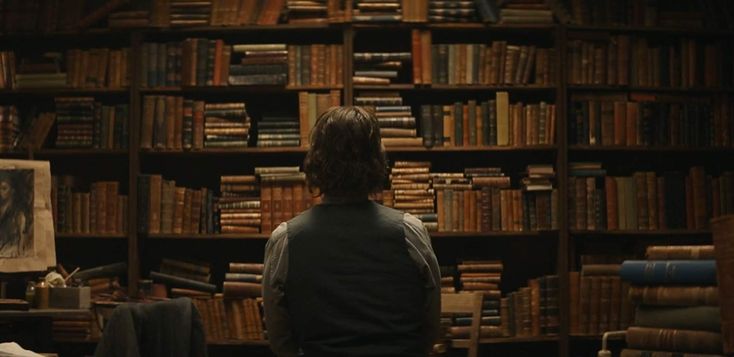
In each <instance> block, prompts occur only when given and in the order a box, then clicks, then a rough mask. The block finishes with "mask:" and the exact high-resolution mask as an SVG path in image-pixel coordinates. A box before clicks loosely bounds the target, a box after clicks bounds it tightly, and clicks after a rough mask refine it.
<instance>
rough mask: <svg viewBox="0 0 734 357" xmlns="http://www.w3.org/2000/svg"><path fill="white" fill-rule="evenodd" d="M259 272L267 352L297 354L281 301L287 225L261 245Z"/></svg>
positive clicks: (285, 356)
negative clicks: (261, 268) (262, 254)
mask: <svg viewBox="0 0 734 357" xmlns="http://www.w3.org/2000/svg"><path fill="white" fill-rule="evenodd" d="M264 263H265V266H264V270H263V305H264V310H265V325H266V327H267V329H268V340H269V341H270V349H272V350H273V352H274V353H275V355H276V356H278V357H291V356H296V355H297V354H298V346H297V345H296V341H295V340H294V339H293V332H292V329H291V321H290V316H288V307H287V304H286V298H285V279H286V275H287V273H288V226H287V223H285V222H283V223H281V224H280V225H279V226H278V228H276V229H275V230H274V231H273V233H272V234H271V235H270V239H269V240H268V243H267V244H266V245H265V261H264Z"/></svg>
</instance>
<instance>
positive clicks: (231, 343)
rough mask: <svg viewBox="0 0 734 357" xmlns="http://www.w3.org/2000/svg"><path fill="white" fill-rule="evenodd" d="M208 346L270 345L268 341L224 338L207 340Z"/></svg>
mask: <svg viewBox="0 0 734 357" xmlns="http://www.w3.org/2000/svg"><path fill="white" fill-rule="evenodd" d="M206 344H207V345H209V346H270V343H269V342H268V341H248V340H224V341H207V343H206Z"/></svg>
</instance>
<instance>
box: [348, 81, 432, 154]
mask: <svg viewBox="0 0 734 357" xmlns="http://www.w3.org/2000/svg"><path fill="white" fill-rule="evenodd" d="M354 105H358V106H362V107H365V108H367V109H368V110H371V111H373V112H374V114H375V116H376V117H377V120H378V121H379V123H380V135H381V136H382V143H383V144H384V145H385V146H386V147H391V146H421V145H422V144H423V139H422V138H420V137H418V136H417V135H418V134H417V129H416V120H415V117H414V116H413V113H412V112H411V108H410V106H408V105H405V104H404V103H403V98H402V97H400V93H397V92H377V93H375V92H371V93H369V94H367V93H363V94H362V93H360V94H359V95H357V96H356V97H354Z"/></svg>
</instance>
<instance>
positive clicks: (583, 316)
mask: <svg viewBox="0 0 734 357" xmlns="http://www.w3.org/2000/svg"><path fill="white" fill-rule="evenodd" d="M579 291H580V293H579V330H580V331H579V332H580V333H590V332H591V331H590V329H589V322H590V314H591V278H590V277H583V276H582V277H581V279H580V285H579Z"/></svg>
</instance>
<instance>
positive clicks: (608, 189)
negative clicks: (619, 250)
mask: <svg viewBox="0 0 734 357" xmlns="http://www.w3.org/2000/svg"><path fill="white" fill-rule="evenodd" d="M569 174H570V177H569V193H568V203H569V226H570V227H571V229H576V230H604V229H607V230H664V229H706V228H707V227H708V221H709V219H710V218H713V217H718V216H722V215H726V214H730V213H732V212H734V195H733V194H732V192H734V186H733V185H734V173H733V172H731V171H726V172H723V173H721V174H720V175H719V176H718V177H717V176H711V175H710V174H709V175H707V174H706V172H705V170H704V168H703V167H701V166H694V167H691V168H690V170H689V172H688V175H687V176H685V174H684V173H682V172H665V173H663V174H662V175H657V174H656V173H655V172H652V171H648V172H635V173H633V174H632V176H616V177H613V176H607V174H606V170H604V169H602V168H601V164H600V163H571V165H570V169H569Z"/></svg>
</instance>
